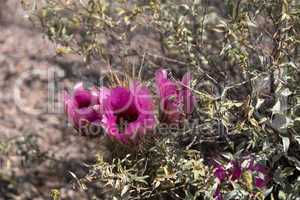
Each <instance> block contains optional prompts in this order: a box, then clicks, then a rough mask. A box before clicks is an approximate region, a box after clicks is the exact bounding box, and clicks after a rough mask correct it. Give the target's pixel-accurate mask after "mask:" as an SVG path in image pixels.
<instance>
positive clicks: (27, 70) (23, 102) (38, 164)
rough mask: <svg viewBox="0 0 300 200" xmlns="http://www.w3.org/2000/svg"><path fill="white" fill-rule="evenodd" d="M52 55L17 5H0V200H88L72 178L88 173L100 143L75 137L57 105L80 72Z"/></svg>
mask: <svg viewBox="0 0 300 200" xmlns="http://www.w3.org/2000/svg"><path fill="white" fill-rule="evenodd" d="M55 49H56V46H55V45H54V44H52V43H51V42H50V41H48V40H47V39H46V38H45V37H43V35H42V34H41V32H40V31H39V30H38V29H36V28H35V27H33V26H32V25H31V23H30V22H29V21H28V20H27V19H26V13H25V12H24V11H23V9H22V8H21V5H20V1H18V0H8V1H5V0H0V199H49V198H50V194H51V191H52V190H53V189H59V190H60V192H61V195H62V198H63V199H90V198H91V197H90V196H89V192H83V191H82V190H81V189H80V188H79V187H78V185H77V184H76V181H74V180H75V179H74V177H73V176H72V175H71V174H72V173H73V174H75V175H76V176H77V177H78V178H80V176H83V175H84V174H85V173H86V172H87V167H85V164H89V163H91V162H92V161H93V159H94V157H95V154H96V153H97V151H99V149H101V145H99V140H100V139H99V138H96V139H88V140H87V139H86V138H83V137H79V136H76V135H74V130H73V129H72V128H70V127H69V126H68V125H67V124H66V122H65V118H64V116H63V112H62V107H61V104H60V100H61V95H60V94H61V91H62V90H63V89H70V88H71V87H72V85H73V84H74V82H75V81H78V79H79V77H81V75H82V73H81V71H82V69H84V68H85V66H84V64H83V62H82V59H81V58H80V57H79V56H68V57H59V56H57V55H56V52H55ZM84 71H85V73H86V70H84ZM87 73H88V72H87ZM58 84H59V87H58V86H57V85H58ZM99 193H100V192H99ZM100 196H101V194H100Z"/></svg>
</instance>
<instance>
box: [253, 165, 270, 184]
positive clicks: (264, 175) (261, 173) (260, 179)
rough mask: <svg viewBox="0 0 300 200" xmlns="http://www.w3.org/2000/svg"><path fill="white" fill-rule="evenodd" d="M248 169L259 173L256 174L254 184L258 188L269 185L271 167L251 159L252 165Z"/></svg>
mask: <svg viewBox="0 0 300 200" xmlns="http://www.w3.org/2000/svg"><path fill="white" fill-rule="evenodd" d="M248 169H249V170H250V171H252V172H254V173H256V174H257V175H255V176H254V185H255V186H256V187H257V188H264V187H266V186H267V184H268V182H269V181H270V177H269V175H268V174H269V169H268V168H267V167H266V166H265V165H262V164H259V163H257V164H254V161H253V160H251V161H250V165H249V167H248Z"/></svg>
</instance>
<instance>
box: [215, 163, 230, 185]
mask: <svg viewBox="0 0 300 200" xmlns="http://www.w3.org/2000/svg"><path fill="white" fill-rule="evenodd" d="M214 175H215V177H217V178H218V179H219V181H220V182H223V181H224V180H225V179H226V178H227V173H226V171H225V169H224V167H223V166H222V165H217V167H216V168H215V171H214Z"/></svg>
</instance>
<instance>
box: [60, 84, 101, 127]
mask: <svg viewBox="0 0 300 200" xmlns="http://www.w3.org/2000/svg"><path fill="white" fill-rule="evenodd" d="M64 109H65V113H66V115H67V117H68V120H69V122H70V123H71V124H72V125H73V126H74V128H76V129H78V130H80V131H81V130H82V129H83V128H85V127H86V125H89V124H95V125H96V124H97V125H99V123H100V122H101V119H102V115H101V109H100V105H99V97H98V92H97V91H90V90H87V89H85V88H84V87H83V84H82V83H81V82H80V83H78V84H76V85H75V87H74V91H73V95H69V94H68V93H67V92H65V93H64Z"/></svg>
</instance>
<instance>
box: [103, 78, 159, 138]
mask: <svg viewBox="0 0 300 200" xmlns="http://www.w3.org/2000/svg"><path fill="white" fill-rule="evenodd" d="M103 104H104V115H103V120H102V122H103V126H104V129H105V130H106V133H107V134H108V135H109V136H110V137H112V138H114V139H116V140H118V141H120V142H122V143H125V144H128V143H129V141H132V142H136V141H137V140H138V139H139V138H140V137H142V136H143V135H144V134H146V133H147V132H148V131H149V130H151V129H153V128H154V127H155V125H156V122H155V116H154V110H153V109H154V105H153V100H152V97H151V95H150V92H149V91H148V89H147V88H146V87H144V86H142V85H141V84H140V83H138V82H134V83H133V84H132V85H130V87H129V88H125V87H120V86H119V87H115V88H113V89H111V90H110V92H109V94H108V95H107V96H106V98H104V99H103Z"/></svg>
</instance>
